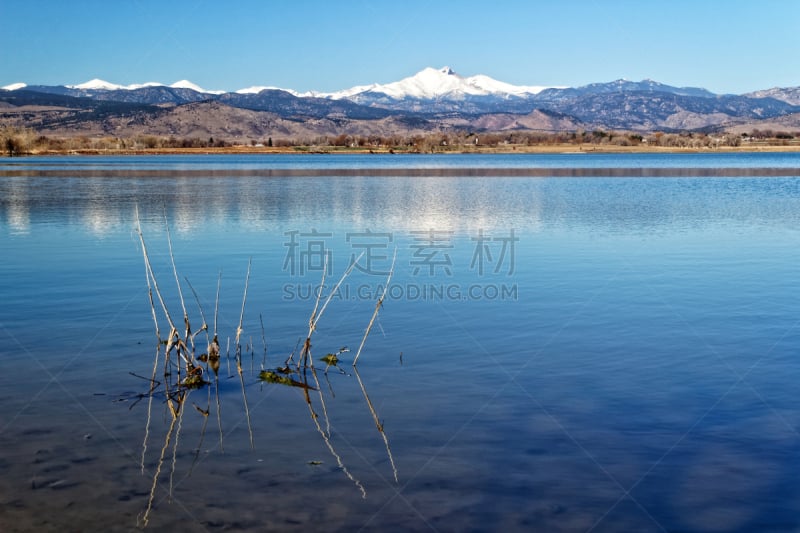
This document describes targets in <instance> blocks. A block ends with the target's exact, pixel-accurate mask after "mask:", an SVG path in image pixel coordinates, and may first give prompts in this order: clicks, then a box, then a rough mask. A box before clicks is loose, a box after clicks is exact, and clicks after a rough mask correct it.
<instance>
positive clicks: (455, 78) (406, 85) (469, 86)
mask: <svg viewBox="0 0 800 533" xmlns="http://www.w3.org/2000/svg"><path fill="white" fill-rule="evenodd" d="M547 88H548V87H542V86H518V85H511V84H508V83H504V82H502V81H497V80H495V79H493V78H490V77H489V76H484V75H477V76H470V77H466V78H465V77H463V76H461V75H459V74H457V73H456V72H455V71H454V70H453V69H451V68H450V67H442V68H440V69H435V68H430V67H429V68H426V69H423V70H421V71H420V72H417V73H416V74H414V75H413V76H409V77H407V78H403V79H402V80H400V81H396V82H393V83H387V84H385V85H379V84H372V85H362V86H358V87H352V88H350V89H345V90H343V91H338V92H335V93H329V94H319V95H318V96H324V97H328V98H333V99H335V100H338V99H341V98H348V99H352V98H354V97H356V96H358V95H361V94H364V93H381V94H384V95H386V96H388V97H390V98H393V99H395V100H402V99H404V98H416V99H441V98H451V99H458V98H463V97H465V96H489V95H494V96H499V95H501V96H526V95H533V94H537V93H539V92H541V91H542V90H544V89H547Z"/></svg>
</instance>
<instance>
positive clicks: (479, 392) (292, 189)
mask: <svg viewBox="0 0 800 533" xmlns="http://www.w3.org/2000/svg"><path fill="white" fill-rule="evenodd" d="M528 167H536V168H634V169H638V168H642V169H657V168H681V169H698V176H703V177H695V178H693V177H681V178H670V177H659V178H644V177H626V178H604V177H595V178H592V179H588V180H587V179H582V178H549V177H539V178H524V177H514V178H510V177H508V178H507V177H503V176H493V177H480V176H473V175H471V176H470V177H459V176H441V175H439V176H437V173H436V172H435V171H434V169H440V168H471V169H476V168H490V169H491V168H528ZM372 168H376V169H379V168H400V169H403V168H422V169H425V168H430V169H432V171H431V176H428V177H426V176H424V175H423V176H402V175H398V176H370V175H368V174H369V173H368V172H367V173H366V175H348V174H347V172H344V171H343V172H341V175H337V173H336V169H372ZM716 168H748V169H771V168H784V169H792V168H800V156H798V155H795V154H723V155H714V154H708V155H707V154H703V155H647V154H642V155H607V154H606V155H599V154H564V155H551V156H540V155H537V156H532V155H513V156H496V155H494V156H474V155H469V156H467V155H464V156H461V155H456V156H452V155H448V156H395V157H391V156H339V155H336V156H318V155H314V156H311V155H309V156H303V155H298V156H270V157H267V156H241V157H239V156H231V157H216V156H206V157H196V156H180V157H179V156H175V157H171V156H169V157H132V158H127V157H126V158H66V157H62V158H36V159H1V160H0V250H2V260H0V295H2V302H3V305H2V306H0V345H2V346H3V349H2V351H0V357H1V358H2V364H3V367H2V368H3V372H2V373H0V401H2V403H3V405H4V409H3V411H2V415H0V509H2V510H0V529H2V530H3V531H13V530H15V529H19V530H30V529H39V530H59V531H61V530H64V529H65V528H67V529H82V530H95V531H100V530H104V531H105V530H121V531H125V530H133V529H135V528H136V527H137V523H139V524H140V523H141V520H142V515H143V513H144V511H145V509H146V507H147V503H148V498H149V493H150V490H151V487H152V482H153V479H154V477H155V478H156V480H157V481H158V483H157V484H156V491H155V498H154V505H153V508H152V510H151V513H150V514H149V524H148V527H149V528H152V529H154V530H163V529H169V528H173V529H174V528H180V529H182V530H196V531H205V530H222V529H247V530H264V529H270V528H271V529H280V530H284V529H295V530H303V531H306V530H362V529H363V530H387V529H402V530H420V531H425V530H434V531H463V530H492V531H498V530H500V531H506V530H509V531H513V530H524V531H529V530H542V531H553V530H555V531H559V530H563V531H620V530H627V531H664V530H667V531H750V530H762V531H763V530H769V531H794V530H797V529H798V528H800V512H798V511H797V509H798V505H797V504H798V502H800V488H798V485H797V483H796V479H797V477H798V474H800V463H799V462H798V459H797V450H798V444H800V434H798V428H800V400H798V395H797V383H798V382H800V365H798V362H797V356H798V349H797V346H798V343H799V342H800V330H799V329H798V326H800V270H799V267H798V265H800V246H798V245H800V176H796V177H795V176H791V175H789V176H785V177H764V178H762V177H758V176H752V177H736V178H724V177H713V176H708V169H711V170H713V169H716ZM119 169H124V170H125V172H124V175H119V173H115V172H114V171H115V170H119ZM154 169H155V170H159V171H164V172H161V173H158V174H157V175H154V174H153V173H152V172H150V173H148V172H149V171H152V170H154ZM257 169H273V170H281V169H286V170H287V171H292V170H296V169H322V170H330V171H331V172H330V173H331V175H330V176H322V175H320V176H314V175H310V176H306V177H302V178H297V177H293V176H289V175H287V176H283V177H282V176H280V175H272V176H270V177H264V176H261V175H257V173H254V174H253V175H248V172H247V171H249V170H257ZM18 170H23V171H25V172H17V171H18ZM44 170H47V173H46V174H44V175H43V176H40V177H37V176H36V175H35V173H36V172H39V171H44ZM198 170H199V171H206V170H209V171H210V170H213V171H214V172H213V173H210V174H209V175H207V176H204V175H202V174H203V172H197V171H198ZM226 170H230V171H231V173H232V175H231V176H230V177H226V176H225V172H226ZM97 171H101V172H105V171H109V174H108V175H107V176H100V177H98V176H97V175H96V173H97ZM190 171H191V172H190ZM234 171H236V172H234ZM4 172H5V173H4ZM138 172H141V173H142V175H141V176H137V173H138ZM182 172H186V173H187V175H186V176H182V175H181V173H182ZM687 172H688V171H687ZM90 173H91V175H89V174H90ZM30 174H34V175H30ZM234 174H235V175H234ZM287 174H291V172H287ZM362 174H363V172H362ZM399 174H402V173H399ZM137 209H138V212H139V218H140V221H141V227H142V230H143V234H144V237H145V240H146V243H147V246H148V249H149V255H150V259H151V261H152V263H153V268H154V271H155V274H156V276H157V278H158V281H159V283H160V285H161V287H162V290H163V291H164V293H165V298H166V300H167V304H168V305H169V307H170V309H171V310H172V312H173V313H174V314H175V315H176V316H178V317H180V316H182V312H181V311H180V299H179V298H178V296H177V291H176V289H175V280H174V276H173V272H172V267H171V264H170V260H169V250H168V245H167V234H166V229H165V221H166V223H167V224H168V225H169V228H170V232H171V235H172V240H173V251H174V256H175V260H176V267H177V270H178V271H179V275H180V278H181V280H182V284H183V290H184V291H185V293H184V296H185V299H186V303H187V307H188V308H189V314H190V315H191V316H192V317H193V320H194V321H195V329H197V327H198V326H199V324H200V323H202V320H201V319H200V318H199V315H200V311H199V310H198V306H197V303H196V302H195V299H194V297H193V296H192V295H191V292H190V290H189V289H188V285H187V284H186V283H185V279H184V277H185V278H187V279H188V280H189V281H190V282H191V285H192V287H193V288H194V289H195V290H196V292H197V294H198V299H199V300H200V303H201V305H202V307H203V310H204V313H205V315H206V318H207V321H208V322H210V321H211V315H212V314H213V309H214V301H215V292H216V286H217V279H218V276H219V273H220V271H221V272H222V286H221V291H220V294H221V299H220V304H219V330H220V338H221V339H222V340H221V343H222V345H223V349H224V348H225V347H226V342H228V339H231V338H232V337H233V336H234V335H235V332H236V328H237V325H238V322H239V319H240V313H241V305H242V295H243V289H244V284H245V278H246V271H247V264H248V261H249V260H252V272H251V277H250V280H249V287H248V293H247V299H246V307H245V313H244V314H243V315H242V316H243V322H242V326H243V327H242V329H243V338H244V340H245V344H247V345H248V346H247V348H248V349H247V350H246V354H245V357H244V358H243V362H244V367H245V368H244V372H243V380H244V383H245V389H246V395H247V401H248V408H249V411H250V415H251V424H250V425H251V428H252V432H253V443H254V448H253V449H251V447H250V435H249V431H248V425H247V423H246V417H245V411H244V407H243V398H242V389H241V386H240V381H239V377H238V373H237V371H236V368H235V363H234V362H232V361H231V360H229V359H223V362H222V368H221V380H220V385H219V392H220V397H221V409H220V415H221V416H220V420H221V421H220V422H219V425H218V422H217V419H216V416H217V414H216V406H215V401H214V393H213V392H212V391H213V387H206V388H205V389H201V390H199V391H193V392H192V393H191V397H190V399H189V401H187V402H186V409H187V410H186V412H185V415H184V417H183V418H182V429H181V433H180V438H179V440H178V441H177V445H176V444H175V440H174V439H172V440H170V442H169V443H168V446H167V447H166V448H165V449H166V450H167V452H166V454H165V457H166V461H165V462H164V464H163V465H162V470H161V472H159V473H158V475H157V476H156V474H157V464H158V457H159V453H160V451H161V448H162V446H163V445H164V437H165V436H166V435H167V434H168V426H169V412H168V409H167V406H166V403H165V400H164V396H163V394H162V395H160V396H154V401H153V404H152V407H151V414H152V416H151V421H150V423H149V424H148V422H147V415H148V405H147V403H148V402H147V399H146V398H145V399H142V400H140V401H138V402H137V399H139V398H140V396H139V395H140V394H141V393H144V392H146V391H147V381H146V380H145V379H142V378H141V377H137V376H150V374H151V372H152V368H153V356H154V352H155V349H156V340H155V339H156V337H155V333H154V327H153V320H152V317H151V311H150V304H149V300H148V297H147V283H146V278H145V268H144V264H143V259H142V252H141V249H140V246H139V239H138V237H137V235H136V232H135V227H136V216H135V213H136V210H137ZM395 249H396V250H397V259H396V263H395V272H394V275H393V277H392V278H391V285H390V289H391V290H390V291H389V292H388V294H387V299H386V301H385V302H384V305H383V307H382V309H381V311H380V314H379V315H378V316H379V318H378V320H377V322H376V325H375V326H374V327H373V329H372V332H371V333H370V336H369V338H368V339H367V341H366V344H365V348H364V351H363V353H362V354H361V358H360V360H359V367H358V368H359V375H358V376H356V375H355V374H354V373H353V370H352V367H351V366H350V364H349V362H350V361H352V358H353V356H354V352H355V350H356V349H357V347H358V345H359V343H360V341H361V338H362V336H363V333H364V329H365V327H366V325H367V323H368V322H369V320H370V317H371V316H372V313H373V310H374V308H375V302H376V299H377V296H378V295H379V294H380V291H381V288H382V285H383V284H384V283H385V281H386V277H387V272H388V270H389V268H390V266H391V258H392V255H393V253H394V250H395ZM362 252H364V255H362V256H361V257H360V259H359V268H357V269H356V270H355V271H354V272H353V273H352V274H351V275H350V277H348V278H347V279H346V280H345V281H344V282H343V284H342V286H341V287H340V290H339V292H338V293H337V294H336V295H335V297H334V298H333V299H332V300H331V303H330V305H329V307H328V308H327V309H326V310H325V314H324V316H323V317H322V318H321V320H320V323H319V325H318V329H317V331H316V332H315V333H314V341H313V353H314V357H315V358H318V357H320V356H322V355H324V354H325V353H327V352H335V351H337V350H338V349H339V348H340V347H342V346H348V347H350V349H351V352H346V353H344V354H343V355H342V359H343V360H344V362H345V364H344V365H342V371H343V372H344V373H340V372H339V371H338V370H336V369H332V370H330V371H329V372H328V376H327V380H326V379H325V378H324V376H323V375H322V374H321V372H320V375H319V376H318V378H319V380H320V387H319V388H320V391H321V392H322V393H323V398H324V400H325V408H326V413H327V418H326V417H324V416H323V413H322V405H321V404H320V403H315V404H314V409H315V410H316V412H317V415H318V417H317V418H316V420H318V421H320V422H321V424H322V427H323V428H324V427H325V423H329V424H330V428H331V429H330V435H331V437H330V444H331V445H332V448H333V450H334V451H335V452H336V454H337V455H338V457H339V459H340V460H341V464H342V465H343V466H344V467H345V469H346V472H347V473H349V474H350V475H351V476H352V477H353V478H354V479H356V480H357V481H358V483H356V482H354V481H353V480H351V479H350V478H349V477H348V475H347V473H346V472H345V470H343V469H342V467H341V466H340V464H339V462H338V460H337V458H336V455H334V454H333V453H331V449H330V448H329V447H328V446H327V444H326V442H325V439H324V438H323V437H322V436H321V434H320V432H319V431H318V430H317V428H316V426H315V422H314V420H315V418H313V417H311V416H309V408H308V406H307V403H306V401H305V400H304V397H303V393H302V391H301V390H299V389H294V388H289V387H283V386H280V385H274V384H262V383H260V382H259V381H258V379H257V377H256V376H257V374H258V371H259V370H260V369H261V368H262V367H263V368H270V369H272V368H276V367H277V366H279V365H281V364H282V363H283V362H284V360H285V358H286V357H287V356H288V355H289V354H290V353H291V352H292V351H293V350H295V348H296V346H297V342H298V338H301V337H304V336H305V335H306V333H307V331H308V319H309V315H310V314H311V311H312V309H313V307H314V303H315V298H314V295H315V293H314V292H313V291H314V290H315V288H316V287H317V285H318V284H319V283H320V280H321V274H322V269H323V267H324V266H327V267H328V268H329V269H330V273H329V275H328V277H327V281H326V286H327V287H330V286H331V285H332V284H333V283H335V281H337V280H338V279H339V277H340V276H341V275H342V274H343V272H344V271H345V269H346V268H347V266H348V265H349V264H350V263H351V262H352V261H353V260H354V259H355V258H357V257H358V256H359V255H360V254H361V253H362ZM326 257H327V263H326V262H325V258H326ZM160 320H161V321H162V328H163V327H164V326H163V319H160ZM262 323H263V338H264V339H266V355H264V351H265V350H264V343H263V341H262V326H261V324H262ZM162 333H163V332H162ZM199 339H203V341H202V342H205V340H204V338H203V337H202V336H199V337H198V340H199ZM231 342H232V341H231ZM317 364H318V365H319V363H317ZM322 368H324V365H322ZM320 370H321V369H320ZM131 373H132V374H135V376H134V375H132V374H131ZM357 378H360V379H361V380H362V381H363V385H364V390H366V391H368V396H369V398H370V400H371V403H372V405H373V406H374V408H375V410H376V413H377V415H378V418H379V421H380V423H381V424H382V427H383V429H384V431H385V436H386V437H387V440H388V442H389V445H390V450H391V455H390V454H388V453H387V451H386V447H385V444H384V441H383V437H382V434H381V432H379V431H378V430H377V429H376V425H375V422H374V421H373V418H372V415H371V413H370V410H369V407H368V404H367V402H366V401H365V398H364V395H363V393H362V390H361V388H360V386H359V383H358V379H357ZM315 395H316V392H315ZM315 395H312V396H313V398H315V400H314V401H315V402H318V396H315ZM205 409H207V410H208V412H209V413H210V416H209V417H208V419H206V418H205V417H204V416H202V415H201V414H200V411H199V410H205ZM206 420H208V421H207V427H206V432H205V433H203V424H204V422H205V421H206ZM323 421H324V422H323ZM220 428H221V431H220ZM146 431H148V433H147V439H148V440H147V443H148V447H147V449H146V450H144V451H145V454H144V455H145V461H144V463H145V464H144V469H142V465H141V457H142V452H143V447H142V444H143V441H144V440H145V433H146ZM220 432H222V433H223V434H224V435H223V438H222V441H223V444H222V445H220V436H219V433H220ZM201 435H202V437H201ZM173 454H174V463H173ZM392 460H393V461H394V463H395V465H396V468H397V473H398V478H397V481H395V480H394V474H393V468H392V466H391V461H392ZM318 463H319V464H318ZM173 464H174V468H172V465H173ZM142 470H144V473H143V472H142ZM170 470H173V476H172V485H173V488H172V496H171V499H170V497H169V493H170V490H169V487H170V475H169V472H170ZM360 487H363V488H364V491H365V492H366V498H362V492H361V489H360ZM170 500H171V501H170Z"/></svg>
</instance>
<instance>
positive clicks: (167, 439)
mask: <svg viewBox="0 0 800 533" xmlns="http://www.w3.org/2000/svg"><path fill="white" fill-rule="evenodd" d="M172 401H173V400H172V399H170V397H169V395H167V402H168V404H169V405H170V412H171V413H172V420H171V422H170V425H169V429H168V430H167V434H166V435H165V436H164V445H163V446H162V447H161V455H160V456H159V458H158V463H157V465H156V471H155V473H154V474H153V483H152V485H151V486H150V495H149V497H148V499H147V508H146V509H145V511H144V515H143V517H142V527H147V524H148V522H149V521H150V512H151V511H152V510H153V500H155V497H156V488H157V487H158V478H159V477H160V476H161V467H162V466H163V465H164V457H165V456H166V454H167V449H168V448H169V443H170V441H171V440H172V432H173V431H174V430H175V424H176V423H177V421H178V417H177V414H176V412H175V409H174V408H173V407H172V405H171V402H172Z"/></svg>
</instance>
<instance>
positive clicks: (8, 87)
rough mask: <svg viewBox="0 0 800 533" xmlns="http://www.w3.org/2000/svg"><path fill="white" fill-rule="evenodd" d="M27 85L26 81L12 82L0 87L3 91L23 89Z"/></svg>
mask: <svg viewBox="0 0 800 533" xmlns="http://www.w3.org/2000/svg"><path fill="white" fill-rule="evenodd" d="M27 86H28V84H26V83H12V84H11V85H6V86H5V87H0V89H3V90H5V91H16V90H18V89H24V88H25V87H27Z"/></svg>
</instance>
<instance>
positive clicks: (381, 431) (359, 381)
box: [353, 368, 400, 483]
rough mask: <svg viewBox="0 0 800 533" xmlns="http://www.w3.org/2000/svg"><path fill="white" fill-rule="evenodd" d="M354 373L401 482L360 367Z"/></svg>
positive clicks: (395, 477) (390, 461) (386, 437)
mask: <svg viewBox="0 0 800 533" xmlns="http://www.w3.org/2000/svg"><path fill="white" fill-rule="evenodd" d="M353 373H354V374H355V375H356V379H357V380H358V385H359V387H361V392H362V394H363V395H364V399H365V400H367V407H369V412H370V414H372V420H373V421H374V422H375V427H376V428H378V432H379V433H380V434H381V438H383V444H384V446H385V447H386V455H387V456H389V463H390V464H391V465H392V473H393V474H394V482H395V483H400V481H399V480H398V478H397V466H395V464H394V456H393V455H392V449H391V447H390V446H389V437H388V436H386V431H384V429H383V424H382V423H381V422H380V419H379V417H378V412H377V411H376V410H375V407H374V406H373V405H372V401H371V400H370V399H369V394H367V388H366V387H365V386H364V382H363V381H361V376H360V375H359V374H358V368H353Z"/></svg>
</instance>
